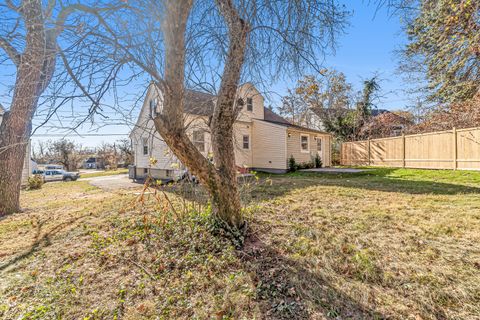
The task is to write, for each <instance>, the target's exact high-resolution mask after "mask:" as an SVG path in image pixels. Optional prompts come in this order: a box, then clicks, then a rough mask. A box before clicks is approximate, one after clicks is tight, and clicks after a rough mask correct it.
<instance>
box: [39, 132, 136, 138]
mask: <svg viewBox="0 0 480 320" xmlns="http://www.w3.org/2000/svg"><path fill="white" fill-rule="evenodd" d="M128 135H129V134H128V133H105V134H102V133H86V134H71V133H67V134H61V133H50V134H48V133H36V134H34V135H33V136H34V137H60V138H61V137H79V138H83V137H109V136H112V137H114V136H128Z"/></svg>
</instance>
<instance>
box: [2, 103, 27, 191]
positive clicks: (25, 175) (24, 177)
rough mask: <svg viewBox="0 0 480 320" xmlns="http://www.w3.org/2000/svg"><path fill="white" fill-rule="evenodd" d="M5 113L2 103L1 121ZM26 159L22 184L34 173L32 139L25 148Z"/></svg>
mask: <svg viewBox="0 0 480 320" xmlns="http://www.w3.org/2000/svg"><path fill="white" fill-rule="evenodd" d="M4 113H5V109H4V108H3V106H2V105H1V104H0V123H2V120H3V114H4ZM25 152H26V154H25V160H24V162H23V171H22V185H24V184H26V183H27V181H28V178H29V177H30V176H31V175H32V163H31V145H30V140H28V144H27V146H26V150H25Z"/></svg>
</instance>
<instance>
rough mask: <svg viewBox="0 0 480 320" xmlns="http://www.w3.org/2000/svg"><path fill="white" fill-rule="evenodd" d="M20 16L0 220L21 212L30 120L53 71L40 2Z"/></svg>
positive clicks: (4, 139)
mask: <svg viewBox="0 0 480 320" xmlns="http://www.w3.org/2000/svg"><path fill="white" fill-rule="evenodd" d="M22 14H23V16H24V17H25V25H26V31H27V35H26V47H25V51H24V53H23V54H22V55H21V57H20V59H19V63H18V64H17V77H16V80H15V91H14V94H13V99H12V103H11V105H10V110H9V111H8V112H7V113H6V114H5V117H4V119H3V121H2V123H1V125H0V216H1V215H4V214H9V213H13V212H17V211H19V210H20V202H19V199H20V185H21V176H22V170H23V163H24V161H25V153H26V146H27V144H28V140H29V139H30V134H31V126H32V117H33V114H34V112H35V110H36V107H37V103H38V99H39V97H40V94H41V93H42V92H43V91H44V90H45V88H46V87H47V85H48V83H49V82H50V79H51V77H52V75H53V71H54V68H55V67H54V65H55V54H54V52H55V50H56V48H55V43H54V42H52V40H53V37H54V34H53V33H52V34H49V33H46V32H45V26H44V21H43V13H42V2H41V1H40V0H27V1H24V2H23V4H22Z"/></svg>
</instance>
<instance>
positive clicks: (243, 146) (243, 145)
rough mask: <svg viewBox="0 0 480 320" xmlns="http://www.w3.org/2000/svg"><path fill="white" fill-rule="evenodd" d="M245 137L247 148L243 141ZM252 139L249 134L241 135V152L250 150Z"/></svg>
mask: <svg viewBox="0 0 480 320" xmlns="http://www.w3.org/2000/svg"><path fill="white" fill-rule="evenodd" d="M245 137H247V138H248V148H245V144H244V143H245V141H244V140H243V139H244V138H245ZM251 144H252V138H251V136H250V134H242V150H250V149H251V148H252V145H251Z"/></svg>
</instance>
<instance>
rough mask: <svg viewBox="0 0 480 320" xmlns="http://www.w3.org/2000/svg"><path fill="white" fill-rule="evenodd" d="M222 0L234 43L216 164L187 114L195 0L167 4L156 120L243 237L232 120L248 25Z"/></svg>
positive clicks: (215, 133)
mask: <svg viewBox="0 0 480 320" xmlns="http://www.w3.org/2000/svg"><path fill="white" fill-rule="evenodd" d="M224 2H225V3H224ZM217 4H218V6H219V8H220V11H221V13H222V15H224V16H225V21H226V22H227V24H228V25H229V37H230V41H231V44H230V48H229V53H228V57H227V61H226V64H225V70H224V76H223V77H222V82H221V85H220V90H219V96H218V99H217V104H216V106H215V111H214V115H213V119H212V125H211V129H212V130H211V131H212V144H213V154H214V165H212V164H211V163H210V162H209V161H208V160H207V159H206V158H205V157H203V155H202V154H201V153H200V152H199V151H198V150H197V149H196V148H195V146H194V145H193V143H192V142H191V141H190V139H189V138H188V136H187V134H186V132H185V124H184V119H183V111H184V107H183V106H184V71H185V28H186V22H187V19H188V16H189V13H190V10H191V6H192V1H191V0H185V1H178V0H171V1H168V2H167V3H166V9H167V10H166V12H168V14H167V15H166V16H165V17H164V20H163V24H162V28H163V32H164V39H165V49H166V52H165V76H164V81H163V83H161V84H159V86H161V87H162V89H163V92H164V101H163V110H162V114H161V115H159V116H158V117H157V118H156V119H155V127H156V129H157V131H158V132H159V133H160V135H161V136H162V138H163V139H164V140H165V142H166V144H167V145H168V146H169V147H170V149H171V150H172V151H173V153H174V154H175V155H176V156H177V157H178V158H179V160H180V161H181V162H182V163H183V164H184V165H185V166H187V167H188V168H189V169H190V170H191V172H192V173H193V174H195V175H196V176H197V177H198V178H199V179H200V181H201V182H202V183H203V184H204V185H205V186H206V188H207V190H208V191H209V193H210V196H211V201H212V208H213V216H214V217H215V218H217V220H218V221H219V222H220V223H221V224H222V227H223V228H225V229H228V230H227V231H229V232H230V235H231V236H233V237H235V238H238V237H239V236H241V233H242V231H243V229H244V226H245V222H244V219H243V217H242V213H241V203H240V197H239V194H238V187H237V177H236V166H235V153H234V143H233V123H234V122H235V112H234V104H235V103H234V102H235V96H236V93H237V87H238V82H239V79H240V71H241V68H242V64H243V60H244V52H245V46H246V34H247V28H246V26H245V24H244V22H243V21H242V20H241V19H240V18H239V17H238V15H237V13H236V11H235V9H234V8H233V4H232V2H231V1H230V0H227V1H218V2H217Z"/></svg>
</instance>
